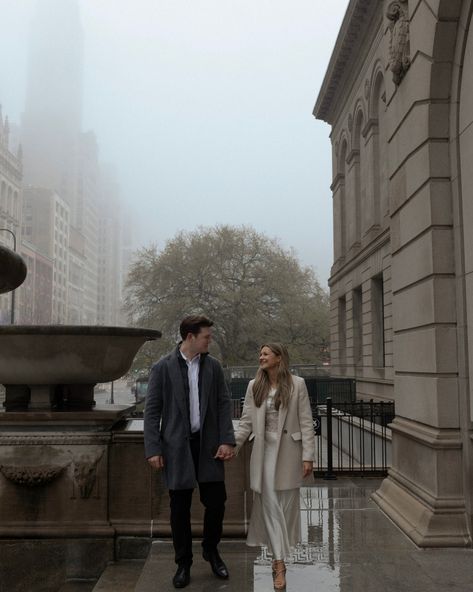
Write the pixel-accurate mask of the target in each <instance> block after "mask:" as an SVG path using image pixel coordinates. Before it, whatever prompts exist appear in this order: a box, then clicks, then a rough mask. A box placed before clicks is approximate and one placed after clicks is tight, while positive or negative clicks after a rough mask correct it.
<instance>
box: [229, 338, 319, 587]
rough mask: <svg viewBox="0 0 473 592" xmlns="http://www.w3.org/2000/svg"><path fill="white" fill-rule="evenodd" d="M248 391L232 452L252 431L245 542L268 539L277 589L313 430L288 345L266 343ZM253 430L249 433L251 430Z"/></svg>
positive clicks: (295, 537) (294, 537)
mask: <svg viewBox="0 0 473 592" xmlns="http://www.w3.org/2000/svg"><path fill="white" fill-rule="evenodd" d="M259 363H260V367H259V369H258V372H257V373H256V377H255V379H254V380H251V381H250V383H249V385H248V390H247V391H246V396H245V403H244V406H243V411H242V416H241V419H240V423H239V425H238V428H237V430H236V434H235V439H236V451H235V452H236V453H238V451H239V450H240V448H241V447H242V446H243V444H244V443H245V441H246V439H247V438H248V437H250V440H251V439H253V451H252V453H251V460H250V487H251V489H252V490H253V491H254V501H253V511H252V514H251V520H250V526H249V530H248V538H247V545H249V546H260V545H266V546H267V547H268V549H269V551H270V552H271V553H272V555H273V581H274V588H275V589H276V590H283V589H284V588H285V587H286V566H285V563H284V559H285V558H286V557H287V556H288V555H289V554H290V553H291V550H292V548H293V547H294V546H295V545H296V543H298V542H299V541H300V531H301V527H300V507H299V498H300V494H299V488H300V486H301V482H302V479H303V478H305V477H307V476H308V475H310V474H311V473H312V471H313V460H314V452H315V451H314V443H315V442H314V430H313V426H312V413H311V408H310V403H309V397H308V394H307V388H306V385H305V382H304V379H303V378H300V377H299V376H293V375H292V374H291V373H290V372H289V355H288V353H287V349H286V348H285V347H284V346H283V345H281V344H279V343H267V344H265V345H263V346H262V347H261V349H260V356H259ZM250 434H251V435H250Z"/></svg>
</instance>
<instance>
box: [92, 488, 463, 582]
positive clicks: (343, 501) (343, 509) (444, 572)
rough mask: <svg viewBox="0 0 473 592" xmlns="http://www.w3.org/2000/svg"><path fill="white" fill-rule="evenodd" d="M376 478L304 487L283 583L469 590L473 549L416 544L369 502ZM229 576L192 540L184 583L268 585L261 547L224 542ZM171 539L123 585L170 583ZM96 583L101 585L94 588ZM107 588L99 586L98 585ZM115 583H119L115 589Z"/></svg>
mask: <svg viewBox="0 0 473 592" xmlns="http://www.w3.org/2000/svg"><path fill="white" fill-rule="evenodd" d="M380 483H381V481H380V480H379V479H362V478H354V479H349V478H342V479H338V480H336V481H322V480H320V481H318V482H317V484H316V486H315V487H310V488H303V489H302V490H301V502H302V503H301V507H302V531H303V540H302V544H301V545H300V546H299V547H298V549H297V550H296V553H295V554H294V556H293V557H292V558H291V561H290V562H289V563H288V565H287V590H288V591H289V590H294V591H295V592H309V591H310V592H314V591H320V592H375V591H376V592H379V591H380V590H383V592H398V591H399V592H401V591H402V592H434V591H435V592H439V591H447V590H448V591H449V592H450V591H452V592H471V591H472V590H473V550H472V549H424V550H423V549H419V548H418V547H416V546H415V545H414V544H413V543H412V542H411V541H410V539H408V538H407V537H406V536H405V535H404V534H403V533H402V532H401V531H400V530H399V529H398V528H397V527H396V526H395V525H394V524H393V523H392V522H391V521H390V520H389V519H388V518H387V517H386V516H385V515H384V514H383V513H382V512H381V511H380V510H379V509H378V508H377V506H375V504H374V503H373V502H372V501H371V499H370V496H371V494H372V492H373V491H375V490H376V489H377V488H378V487H379V485H380ZM220 551H221V554H222V556H223V557H224V559H225V561H226V563H227V565H228V568H229V571H230V579H229V580H227V581H222V580H218V579H217V578H215V577H214V576H213V575H212V574H211V572H210V568H209V565H208V564H207V563H206V562H204V561H203V560H202V558H201V556H200V547H199V544H198V543H196V545H195V552H194V565H193V566H192V570H191V583H190V585H189V587H188V588H186V589H188V590H199V591H202V592H210V591H214V592H217V591H220V590H221V591H225V592H233V591H235V592H236V591H237V590H238V591H239V592H241V591H248V592H251V591H252V592H270V591H271V590H273V586H272V579H271V567H270V565H271V562H270V558H269V557H268V556H267V554H266V552H265V550H264V549H263V550H261V549H252V548H249V547H246V545H245V544H244V542H243V541H236V540H235V541H223V542H222V543H221V546H220ZM174 570H175V565H174V562H173V552H172V546H171V544H170V542H169V541H167V540H166V541H155V542H154V543H153V546H152V551H151V553H150V556H149V557H148V559H147V561H146V563H145V565H144V567H143V570H142V571H141V574H140V576H139V578H138V580H137V582H136V584H135V587H134V588H133V587H129V588H127V589H128V590H133V589H134V590H135V592H151V591H153V592H167V591H170V590H174V588H173V586H172V583H171V579H172V576H173V574H174ZM97 590H98V588H97ZM100 590H104V588H100ZM115 590H117V588H115Z"/></svg>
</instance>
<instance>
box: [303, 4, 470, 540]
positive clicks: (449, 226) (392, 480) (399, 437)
mask: <svg viewBox="0 0 473 592" xmlns="http://www.w3.org/2000/svg"><path fill="white" fill-rule="evenodd" d="M472 13H473V1H472V0H396V1H392V0H382V1H380V0H351V1H350V3H349V6H348V9H347V13H346V16H345V19H344V21H343V23H342V26H341V30H340V33H339V36H338V39H337V42H336V45H335V48H334V52H333V55H332V57H331V60H330V63H329V67H328V70H327V73H326V76H325V79H324V82H323V85H322V88H321V91H320V93H319V96H318V98H317V102H316V105H315V108H314V115H315V116H316V117H317V118H319V119H323V120H325V121H327V122H328V123H329V124H330V125H331V127H332V131H331V140H332V147H333V184H332V191H333V212H334V263H333V267H332V272H331V278H330V290H331V339H332V342H331V351H332V359H333V361H334V365H335V368H336V370H337V373H338V374H340V375H344V376H350V377H356V379H357V384H358V391H359V393H360V394H361V395H362V396H364V397H370V398H371V397H372V398H375V399H386V398H388V399H394V400H395V403H396V418H395V420H394V422H393V424H392V438H393V440H392V442H393V466H392V469H391V470H390V473H389V476H388V478H387V479H385V481H384V482H383V485H382V487H381V488H380V490H379V491H378V492H377V494H376V496H375V497H376V501H377V503H378V504H379V505H380V506H381V507H382V508H383V509H384V510H385V511H386V513H387V514H388V515H389V516H390V517H391V518H392V519H393V520H394V521H395V522H396V523H397V524H398V525H399V526H400V527H401V528H402V529H403V530H404V531H405V532H406V533H407V534H408V535H409V536H410V537H411V538H412V539H413V540H414V541H415V542H416V543H417V544H419V545H422V546H465V545H471V544H472V529H473V458H472V456H473V441H472V440H473V429H472V428H473V376H471V373H472V372H473V235H472V233H471V231H470V228H471V226H472V224H473V166H472V155H473V27H472V26H471V19H472Z"/></svg>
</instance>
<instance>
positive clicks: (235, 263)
mask: <svg viewBox="0 0 473 592" xmlns="http://www.w3.org/2000/svg"><path fill="white" fill-rule="evenodd" d="M125 306H126V310H127V313H128V315H129V318H130V321H131V322H132V323H133V324H135V325H142V326H147V327H153V328H158V329H160V330H161V331H162V332H163V338H162V339H161V340H160V341H159V342H157V343H154V344H151V345H148V347H147V348H145V349H144V350H143V354H142V360H140V363H143V364H145V365H148V363H149V361H150V360H151V359H153V358H154V359H156V358H157V357H159V355H160V354H161V353H164V352H165V351H167V350H169V349H170V348H171V347H172V346H173V345H175V344H176V342H177V340H178V326H179V322H180V320H181V318H182V317H184V316H185V315H187V314H194V313H202V314H206V315H208V316H209V317H211V318H212V319H213V320H214V322H215V327H214V341H215V344H216V346H217V347H218V350H219V351H218V352H216V353H217V355H218V356H219V357H220V358H221V359H222V362H223V364H224V365H236V364H253V363H255V362H256V360H257V355H258V349H259V346H260V344H262V343H264V342H267V341H282V342H283V343H285V344H286V345H287V346H288V348H289V351H290V353H291V358H292V359H291V361H292V362H293V363H298V362H299V363H301V362H312V363H317V362H318V361H319V359H320V344H321V343H322V342H324V341H325V340H327V338H328V295H327V293H326V292H325V291H324V290H323V289H322V288H321V287H320V285H319V283H318V281H317V279H316V277H315V275H314V272H313V270H312V269H311V268H308V267H302V266H301V265H300V263H299V262H298V261H297V259H296V257H295V256H294V255H293V254H292V253H291V252H289V251H285V250H284V249H283V248H282V247H281V246H280V244H279V243H278V242H277V241H276V240H273V239H270V238H268V237H266V236H264V235H262V234H259V233H257V232H255V231H254V230H253V229H251V228H248V227H231V226H216V227H212V228H199V229H198V230H197V231H195V232H181V233H179V234H178V235H176V236H175V237H174V238H173V239H171V240H170V241H168V243H167V244H166V246H165V248H164V250H162V251H161V252H158V250H157V248H156V247H155V246H152V247H150V248H144V249H142V250H141V251H139V252H138V254H137V258H136V261H135V263H134V264H133V265H132V267H131V270H130V273H129V275H128V280H127V297H126V304H125ZM146 356H147V358H146Z"/></svg>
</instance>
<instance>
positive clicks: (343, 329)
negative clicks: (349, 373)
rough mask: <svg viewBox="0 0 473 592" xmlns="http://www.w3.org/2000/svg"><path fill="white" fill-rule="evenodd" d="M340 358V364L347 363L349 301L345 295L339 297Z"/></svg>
mask: <svg viewBox="0 0 473 592" xmlns="http://www.w3.org/2000/svg"><path fill="white" fill-rule="evenodd" d="M338 359H339V364H340V366H345V365H346V363H347V302H346V298H345V296H342V298H339V299H338Z"/></svg>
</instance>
